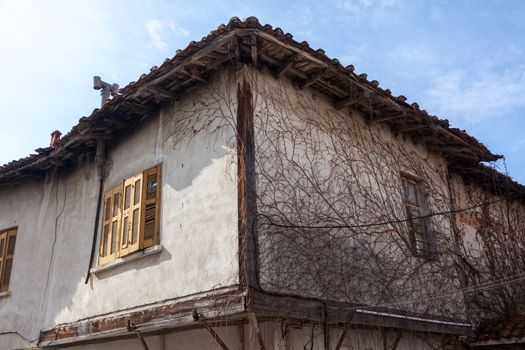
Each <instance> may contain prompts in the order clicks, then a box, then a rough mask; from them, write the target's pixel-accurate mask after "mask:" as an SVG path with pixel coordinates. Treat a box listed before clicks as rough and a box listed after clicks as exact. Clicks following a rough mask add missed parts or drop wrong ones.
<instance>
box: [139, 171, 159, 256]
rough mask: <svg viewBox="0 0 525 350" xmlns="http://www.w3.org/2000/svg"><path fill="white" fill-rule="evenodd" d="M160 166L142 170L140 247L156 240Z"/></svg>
mask: <svg viewBox="0 0 525 350" xmlns="http://www.w3.org/2000/svg"><path fill="white" fill-rule="evenodd" d="M159 187H160V167H158V166H156V167H153V168H151V169H148V170H146V171H144V188H143V191H142V197H143V203H144V204H143V216H142V220H141V223H142V228H141V231H142V233H143V234H142V235H141V238H142V247H143V248H147V247H151V246H153V245H155V244H156V243H157V242H158V236H159V212H160V188H159Z"/></svg>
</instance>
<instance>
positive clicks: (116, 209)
mask: <svg viewBox="0 0 525 350" xmlns="http://www.w3.org/2000/svg"><path fill="white" fill-rule="evenodd" d="M119 211H120V193H115V195H114V196H113V217H115V216H117V215H118V214H119Z"/></svg>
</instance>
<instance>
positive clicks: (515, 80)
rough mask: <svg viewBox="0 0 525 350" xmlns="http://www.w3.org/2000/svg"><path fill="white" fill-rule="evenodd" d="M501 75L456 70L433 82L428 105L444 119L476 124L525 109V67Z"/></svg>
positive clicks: (429, 90)
mask: <svg viewBox="0 0 525 350" xmlns="http://www.w3.org/2000/svg"><path fill="white" fill-rule="evenodd" d="M517 68H518V69H516V70H513V71H505V72H502V73H500V74H497V73H495V72H489V71H481V72H468V71H466V70H463V69H456V70H455V71H452V72H450V73H448V74H445V75H443V76H441V77H439V78H437V79H435V80H434V81H433V84H432V87H431V88H429V89H427V90H426V91H425V93H424V96H425V99H426V100H427V101H426V102H425V106H429V108H430V110H431V111H432V112H433V113H436V114H438V115H441V116H443V117H449V116H450V117H455V118H460V119H462V120H464V121H466V122H476V121H480V120H484V119H487V118H495V117H500V116H503V115H505V114H506V113H509V112H511V111H513V110H515V109H517V108H522V107H525V66H523V67H517Z"/></svg>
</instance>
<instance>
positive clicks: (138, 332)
mask: <svg viewBox="0 0 525 350" xmlns="http://www.w3.org/2000/svg"><path fill="white" fill-rule="evenodd" d="M135 333H136V334H137V337H138V338H139V341H140V343H141V344H142V347H143V348H144V350H149V348H148V344H146V340H145V339H144V337H143V336H142V333H140V331H139V330H136V331H135Z"/></svg>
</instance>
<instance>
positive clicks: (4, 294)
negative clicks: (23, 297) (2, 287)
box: [0, 292, 11, 299]
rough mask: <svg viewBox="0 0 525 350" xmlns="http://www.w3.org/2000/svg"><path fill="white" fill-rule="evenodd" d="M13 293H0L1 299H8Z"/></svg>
mask: <svg viewBox="0 0 525 350" xmlns="http://www.w3.org/2000/svg"><path fill="white" fill-rule="evenodd" d="M10 295H11V293H10V292H0V299H1V298H7V297H8V296H10Z"/></svg>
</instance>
